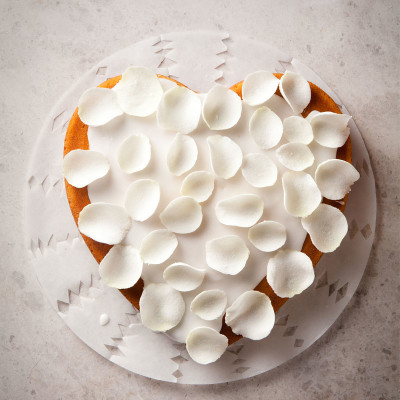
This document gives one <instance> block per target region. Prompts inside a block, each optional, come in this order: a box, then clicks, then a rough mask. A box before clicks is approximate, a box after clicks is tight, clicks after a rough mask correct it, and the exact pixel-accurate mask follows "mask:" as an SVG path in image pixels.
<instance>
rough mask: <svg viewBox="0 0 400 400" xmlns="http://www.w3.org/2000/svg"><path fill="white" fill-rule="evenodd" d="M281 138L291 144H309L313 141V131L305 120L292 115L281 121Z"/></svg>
mask: <svg viewBox="0 0 400 400" xmlns="http://www.w3.org/2000/svg"><path fill="white" fill-rule="evenodd" d="M283 136H284V137H285V138H286V139H287V140H288V141H289V142H292V143H304V144H310V143H311V142H312V141H313V139H314V135H313V130H312V127H311V125H310V123H309V122H308V120H306V119H305V118H303V117H302V116H297V115H292V116H291V117H288V118H285V119H284V121H283Z"/></svg>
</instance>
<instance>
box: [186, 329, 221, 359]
mask: <svg viewBox="0 0 400 400" xmlns="http://www.w3.org/2000/svg"><path fill="white" fill-rule="evenodd" d="M227 347H228V338H227V337H226V336H224V335H221V334H220V333H219V332H217V331H216V330H215V329H212V328H208V327H205V326H201V327H200V328H194V329H193V330H191V331H190V332H189V334H188V336H187V338H186V350H187V351H188V353H189V355H190V357H191V358H192V359H193V360H194V361H196V362H197V363H199V364H210V363H213V362H215V361H217V360H218V359H219V358H220V357H221V356H222V354H224V352H225V350H226V348H227Z"/></svg>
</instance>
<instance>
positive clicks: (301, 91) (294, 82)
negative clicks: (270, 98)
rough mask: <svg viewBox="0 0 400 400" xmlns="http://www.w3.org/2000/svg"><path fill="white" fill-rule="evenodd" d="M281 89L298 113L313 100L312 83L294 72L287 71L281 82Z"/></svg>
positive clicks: (284, 96)
mask: <svg viewBox="0 0 400 400" xmlns="http://www.w3.org/2000/svg"><path fill="white" fill-rule="evenodd" d="M279 90H280V92H281V94H282V96H283V98H284V99H285V100H286V101H287V103H288V104H289V106H290V107H291V108H292V110H293V111H294V112H295V113H296V114H300V113H302V112H303V110H304V109H305V108H306V107H307V106H308V103H309V102H310V100H311V88H310V84H309V83H308V82H307V80H306V79H305V78H303V77H302V76H301V75H299V74H295V73H294V72H289V71H287V72H285V74H284V75H283V76H282V78H281V80H280V82H279Z"/></svg>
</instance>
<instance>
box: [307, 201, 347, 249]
mask: <svg viewBox="0 0 400 400" xmlns="http://www.w3.org/2000/svg"><path fill="white" fill-rule="evenodd" d="M301 224H302V225H303V228H304V229H305V230H306V231H307V232H308V233H309V235H310V237H311V241H312V242H313V244H314V246H315V247H316V248H317V249H318V250H319V251H321V252H323V253H330V252H332V251H335V250H336V249H337V248H338V247H339V246H340V243H341V242H342V240H343V238H344V237H345V236H346V233H347V230H348V226H347V220H346V217H345V216H344V215H343V213H342V212H340V211H339V210H338V209H337V208H335V207H332V206H329V205H328V204H320V205H319V207H318V208H317V209H316V210H315V211H314V212H313V213H312V214H311V215H309V216H308V217H306V218H302V220H301Z"/></svg>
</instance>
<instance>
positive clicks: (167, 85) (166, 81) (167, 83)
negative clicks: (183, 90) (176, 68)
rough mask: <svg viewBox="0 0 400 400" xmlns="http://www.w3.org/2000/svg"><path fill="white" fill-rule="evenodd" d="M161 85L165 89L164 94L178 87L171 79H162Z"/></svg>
mask: <svg viewBox="0 0 400 400" xmlns="http://www.w3.org/2000/svg"><path fill="white" fill-rule="evenodd" d="M160 84H161V87H162V88H163V90H164V92H166V91H167V90H169V89H171V88H173V87H176V86H178V85H177V84H176V82H174V81H171V80H170V79H165V78H161V79H160Z"/></svg>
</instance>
